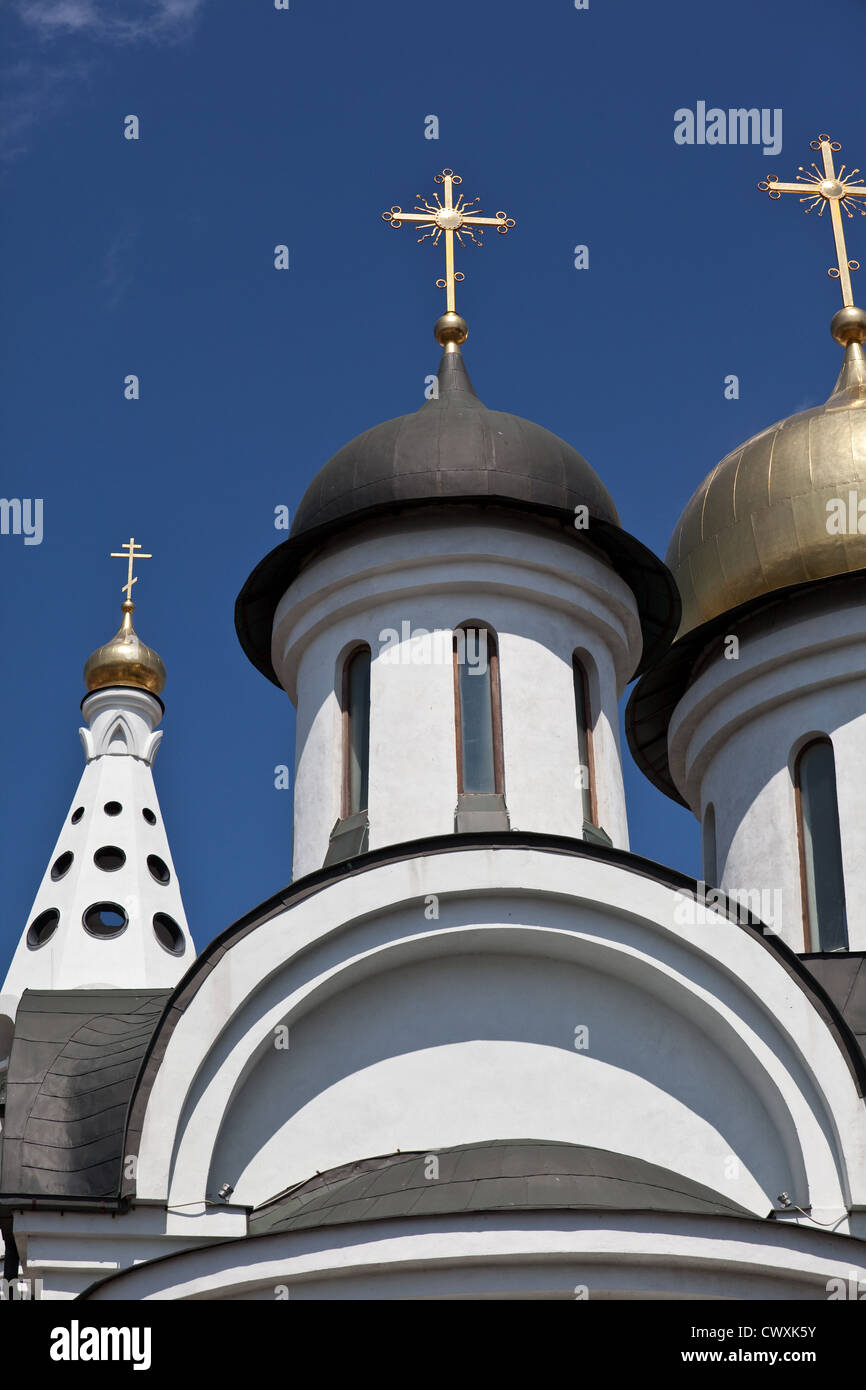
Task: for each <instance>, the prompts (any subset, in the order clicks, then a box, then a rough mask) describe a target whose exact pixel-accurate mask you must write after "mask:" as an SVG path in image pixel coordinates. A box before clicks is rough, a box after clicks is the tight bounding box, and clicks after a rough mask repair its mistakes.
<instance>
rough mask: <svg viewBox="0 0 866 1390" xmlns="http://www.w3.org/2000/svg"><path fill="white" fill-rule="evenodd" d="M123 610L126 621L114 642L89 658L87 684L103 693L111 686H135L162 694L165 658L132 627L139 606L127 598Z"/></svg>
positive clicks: (88, 686)
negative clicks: (136, 606)
mask: <svg viewBox="0 0 866 1390" xmlns="http://www.w3.org/2000/svg"><path fill="white" fill-rule="evenodd" d="M122 609H123V622H122V623H121V625H120V627H119V628H118V630H117V632H116V633H115V634H114V636H113V637H112V639H111V641H110V642H106V643H105V646H103V647H97V649H96V651H95V652H93V654H92V655H91V656H89V657H88V658H87V661H86V663H85V666H84V683H85V685H86V686H87V689H88V690H89V691H91V690H102V689H104V688H105V686H108V685H133V686H137V687H138V688H139V689H140V690H149V691H150V693H151V695H158V694H159V693H160V691H161V690H162V688H163V686H164V685H165V667H164V666H163V664H162V659H161V657H160V656H159V655H158V654H157V653H156V652H155V651H154V650H153V648H152V647H148V646H147V644H146V643H145V642H142V640H141V638H140V637H139V635H138V633H137V632H136V631H135V628H134V627H133V626H132V615H133V613H134V611H135V604H134V603H132V602H131V600H130V599H126V600H125V601H124V603H123V605H122Z"/></svg>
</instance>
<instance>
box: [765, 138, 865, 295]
mask: <svg viewBox="0 0 866 1390" xmlns="http://www.w3.org/2000/svg"><path fill="white" fill-rule="evenodd" d="M809 148H810V149H813V150H820V151H821V159H822V162H823V165H824V168H823V170H821V169H819V168H818V165H817V164H816V163H815V162H814V160H813V161H812V166H811V168H810V169H804V168H803V165H802V164H801V165H800V172H799V173H798V175H797V182H796V183H779V176H778V174H768V175H767V177H766V179H763V180H762V181H761V182H760V183H759V184H758V187H759V188H760V190H761V192H762V193H769V195H770V197H771V198H781V196H782V194H783V193H799V194H800V202H801V203H808V204H809V206H808V207H807V208H806V211H807V212H812V211H813V210H814V209H815V208H817V209H818V216H819V217H823V215H824V209H825V208H826V207H827V206H828V205H829V208H830V220H831V221H832V223H833V236H834V238H835V241H836V265H835V266H831V267H830V269H829V270H828V271H827V274H828V275H831V276H832V277H833V279H834V280H839V281H841V288H842V304H843V305H844V306H845V307H846V308H848V307H850V306H851V305H852V304H853V303H854V298H853V295H852V293H851V275H850V272H851V271H852V270H859V269H860V262H859V261H849V259H848V251H847V249H846V246H845V233H844V230H843V228H842V210H843V209H844V210H845V212H846V213H847V214H848V216H849V217H853V216H854V211H856V212H859V213H861V214H862V215H863V216H864V217H866V207H858V205H857V203H856V202H855V201H854V200H855V199H856V198H866V183H864V182H863V180H862V179H858V180H857V182H856V183H854V182H852V180H853V179H854V175H855V174H859V173H860V170H859V169H852V170H851V172H850V174H848V175H847V177H845V178H843V177H842V175H843V174H844V173H845V167H846V166H845V165H844V164H843V165H842V168H841V169H840V170H839V172H838V174H837V172H836V169H835V167H834V165H833V154H834V152H837V151H839V150H841V148H842V146H841V145H840V144H839V143H838V141H836V140H831V139H830V137H829V135H819V136H818V139H817V140H812V141H811V142H810V145H809ZM852 209H854V211H852Z"/></svg>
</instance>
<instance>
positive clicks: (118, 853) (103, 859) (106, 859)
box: [93, 845, 126, 874]
mask: <svg viewBox="0 0 866 1390" xmlns="http://www.w3.org/2000/svg"><path fill="white" fill-rule="evenodd" d="M93 862H94V864H95V865H96V867H97V869H102V870H103V872H104V873H107V874H113V873H116V872H117V870H118V869H122V868H123V866H124V864H125V863H126V855H125V854H124V852H123V850H122V849H120V848H119V846H118V845H102V846H101V847H100V848H99V849H98V850H95V851H94V854H93Z"/></svg>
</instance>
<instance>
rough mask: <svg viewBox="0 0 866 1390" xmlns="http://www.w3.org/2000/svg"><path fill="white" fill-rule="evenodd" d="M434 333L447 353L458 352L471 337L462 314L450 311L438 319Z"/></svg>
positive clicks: (434, 326)
mask: <svg viewBox="0 0 866 1390" xmlns="http://www.w3.org/2000/svg"><path fill="white" fill-rule="evenodd" d="M433 333H434V336H435V338H436V341H437V343H439V345H440V347H443V348H444V349H445V351H446V352H456V351H457V350H458V348H459V347H460V345H461V343H465V342H466V339H467V338H468V337H469V325H468V323H467V322H466V320H465V319H464V318H461V316H460V314H457V313H455V312H454V310H453V309H449V310H448V311H447V313H444V314H443V315H442V317H441V318H438V319H437V320H436V322H435V324H434V325H433Z"/></svg>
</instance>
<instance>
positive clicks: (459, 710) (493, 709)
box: [451, 621, 505, 796]
mask: <svg viewBox="0 0 866 1390" xmlns="http://www.w3.org/2000/svg"><path fill="white" fill-rule="evenodd" d="M467 629H470V630H477V631H478V632H482V631H483V632H486V634H487V638H486V643H487V665H488V668H489V675H490V721H491V738H492V744H493V750H492V753H493V793H492V794H493V795H494V796H504V795H505V760H504V757H503V747H502V692H501V690H500V687H499V641H498V638H497V635H496V631H495V629H494V628H492V627H491V626H490V624H489V623H482V622H472V621H466V622H463V623H458V624H457V626H456V627H455V629H454V632H453V634H452V641H451V665H452V671H453V677H454V730H455V735H456V737H455V744H456V753H457V794H458V796H475V795H490V793H483V792H482V793H477V792H467V791H466V790H465V787H464V784H463V771H464V769H463V707H462V700H461V697H460V669H459V668H460V662H459V661H458V660H457V634H458V632H466V631H467ZM464 640H465V639H464Z"/></svg>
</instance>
